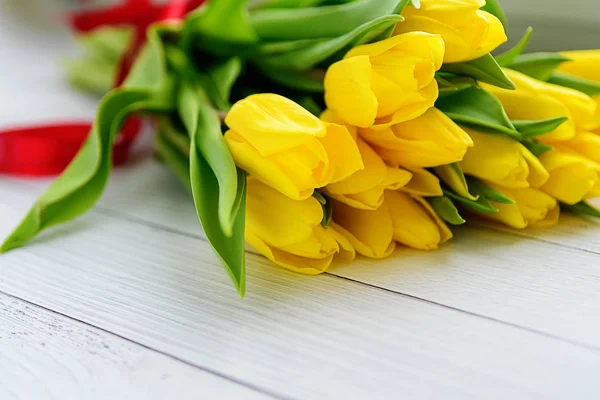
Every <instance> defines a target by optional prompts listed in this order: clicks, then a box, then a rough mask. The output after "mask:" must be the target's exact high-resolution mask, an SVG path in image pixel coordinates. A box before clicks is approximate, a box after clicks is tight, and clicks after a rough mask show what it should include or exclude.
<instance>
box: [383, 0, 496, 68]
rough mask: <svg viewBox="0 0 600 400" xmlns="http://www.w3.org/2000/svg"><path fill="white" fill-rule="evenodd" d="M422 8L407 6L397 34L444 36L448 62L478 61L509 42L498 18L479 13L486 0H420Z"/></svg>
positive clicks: (445, 58)
mask: <svg viewBox="0 0 600 400" xmlns="http://www.w3.org/2000/svg"><path fill="white" fill-rule="evenodd" d="M420 2H421V7H420V8H419V9H417V8H414V7H406V8H405V9H404V11H403V12H402V15H403V16H404V17H405V18H406V19H405V20H404V21H403V22H400V23H399V24H398V25H396V30H395V32H394V34H403V33H406V32H414V31H423V32H429V33H435V34H438V35H441V36H442V38H443V39H444V43H445V44H446V55H445V57H444V62H445V63H454V62H462V61H469V60H473V59H475V58H479V57H481V56H483V55H485V54H487V53H489V52H491V51H492V50H494V49H495V48H496V47H498V46H500V45H501V44H502V43H504V42H506V40H507V38H506V34H505V32H504V27H503V26H502V23H501V22H500V20H499V19H498V18H496V17H495V16H493V15H492V14H490V13H488V12H486V11H482V10H480V8H481V7H483V6H484V5H485V0H451V1H448V0H421V1H420Z"/></svg>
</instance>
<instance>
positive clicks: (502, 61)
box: [494, 26, 533, 67]
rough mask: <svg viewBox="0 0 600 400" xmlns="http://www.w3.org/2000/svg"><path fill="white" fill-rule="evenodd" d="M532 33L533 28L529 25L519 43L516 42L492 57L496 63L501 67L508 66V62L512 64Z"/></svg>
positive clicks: (524, 47)
mask: <svg viewBox="0 0 600 400" xmlns="http://www.w3.org/2000/svg"><path fill="white" fill-rule="evenodd" d="M532 33H533V28H532V27H531V26H530V27H528V28H527V30H526V31H525V34H524V35H523V37H522V38H521V40H519V43H517V44H516V45H515V46H514V47H512V48H511V49H510V50H508V51H506V52H504V53H502V54H498V55H497V56H495V57H494V58H495V59H496V61H497V62H498V64H499V65H500V66H501V67H506V66H509V65H510V64H512V63H513V62H514V61H515V60H516V59H517V57H519V56H520V55H521V54H522V53H523V52H524V51H525V49H526V48H527V45H528V44H529V39H531V34H532Z"/></svg>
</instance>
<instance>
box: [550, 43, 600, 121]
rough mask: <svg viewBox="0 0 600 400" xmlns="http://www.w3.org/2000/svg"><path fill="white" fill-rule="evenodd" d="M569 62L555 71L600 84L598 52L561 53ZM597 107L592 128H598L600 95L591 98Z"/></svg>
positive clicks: (599, 54) (599, 52)
mask: <svg viewBox="0 0 600 400" xmlns="http://www.w3.org/2000/svg"><path fill="white" fill-rule="evenodd" d="M561 54H562V55H563V56H565V57H567V58H568V59H569V60H570V61H567V62H565V63H562V64H561V65H560V66H559V67H558V69H557V71H558V72H562V73H565V74H569V75H573V76H576V77H579V78H583V79H587V80H590V81H593V82H596V83H600V50H575V51H565V52H562V53H561ZM592 98H593V99H594V100H595V101H596V104H598V105H599V107H598V110H597V111H596V116H595V118H594V123H593V128H594V129H596V128H597V127H599V126H600V95H596V96H593V97H592Z"/></svg>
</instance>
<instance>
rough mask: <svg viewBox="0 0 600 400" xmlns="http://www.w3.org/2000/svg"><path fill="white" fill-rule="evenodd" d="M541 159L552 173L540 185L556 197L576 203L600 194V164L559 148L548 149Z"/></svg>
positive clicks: (562, 200)
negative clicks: (599, 175)
mask: <svg viewBox="0 0 600 400" xmlns="http://www.w3.org/2000/svg"><path fill="white" fill-rule="evenodd" d="M540 161H541V162H542V164H544V167H546V169H547V170H548V172H549V173H550V179H548V181H547V182H546V183H545V184H544V185H543V186H542V187H540V189H541V190H543V191H544V192H546V193H548V194H549V195H551V196H552V197H554V198H555V199H557V200H559V201H561V202H563V203H567V204H576V203H579V202H580V201H582V200H586V199H591V198H594V197H596V196H598V195H600V178H599V177H598V172H600V166H599V165H598V164H596V163H594V162H592V161H590V160H588V159H587V158H585V157H583V156H581V155H579V154H577V153H574V152H573V153H571V152H564V151H561V150H559V149H555V150H551V151H547V152H545V153H544V154H542V155H541V156H540Z"/></svg>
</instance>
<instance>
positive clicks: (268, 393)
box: [0, 290, 297, 400]
mask: <svg viewBox="0 0 600 400" xmlns="http://www.w3.org/2000/svg"><path fill="white" fill-rule="evenodd" d="M0 294H3V295H5V296H7V297H10V298H12V299H16V300H19V301H22V302H24V303H26V304H29V305H31V306H33V307H39V308H41V309H43V310H45V311H48V312H50V313H52V314H55V315H59V316H61V317H64V318H67V319H69V320H71V321H76V322H79V323H82V324H84V325H85V326H88V327H91V328H94V329H98V330H100V331H101V332H104V333H107V334H109V335H112V336H115V337H117V338H119V339H122V340H125V341H127V342H129V343H133V344H135V345H137V346H141V347H142V348H144V349H146V350H150V351H152V352H155V353H158V354H161V355H163V356H166V357H168V358H170V359H172V360H175V361H178V362H181V363H183V364H185V365H188V366H190V367H193V368H196V369H199V370H201V371H204V372H206V373H208V374H211V375H214V376H216V377H218V378H221V379H224V380H226V381H229V382H231V383H234V384H236V385H239V386H243V387H245V388H247V389H249V390H252V391H254V392H257V393H260V394H263V395H265V396H268V397H271V398H273V399H278V400H297V399H295V398H292V397H289V396H286V395H282V394H280V393H275V392H273V391H270V390H268V389H264V388H262V387H260V386H257V385H254V384H252V383H249V382H246V381H244V380H241V379H237V378H235V377H232V376H229V375H227V374H224V373H222V372H219V371H216V370H213V369H211V368H207V367H204V366H202V365H198V364H195V363H192V362H189V361H187V360H185V359H182V358H179V357H176V356H174V355H171V354H169V353H165V352H164V351H161V350H157V349H155V348H153V347H150V346H148V345H146V344H143V343H141V342H138V341H136V340H133V339H130V338H128V337H125V336H123V335H120V334H118V333H115V332H112V331H109V330H107V329H106V328H102V327H100V326H98V325H94V324H92V323H89V322H86V321H84V320H81V319H79V318H76V317H73V316H70V315H68V314H65V313H62V312H60V311H56V310H53V309H51V308H48V307H46V306H44V305H41V304H37V303H35V302H33V301H30V300H27V299H24V298H22V297H19V296H16V295H14V294H11V293H7V292H5V291H3V290H0Z"/></svg>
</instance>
